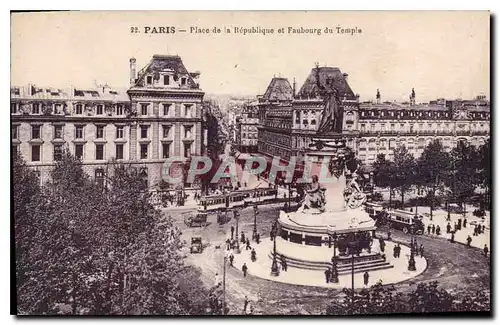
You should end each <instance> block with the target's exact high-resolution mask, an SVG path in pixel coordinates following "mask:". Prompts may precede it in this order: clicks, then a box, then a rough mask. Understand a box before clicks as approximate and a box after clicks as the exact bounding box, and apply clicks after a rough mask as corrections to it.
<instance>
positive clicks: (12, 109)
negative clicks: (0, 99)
mask: <svg viewBox="0 0 500 325" xmlns="http://www.w3.org/2000/svg"><path fill="white" fill-rule="evenodd" d="M17 106H18V105H17V103H10V112H11V113H12V114H16V113H17Z"/></svg>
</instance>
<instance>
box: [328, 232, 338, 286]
mask: <svg viewBox="0 0 500 325" xmlns="http://www.w3.org/2000/svg"><path fill="white" fill-rule="evenodd" d="M331 239H333V240H332V241H333V257H332V276H331V279H330V282H332V283H339V272H338V270H337V240H338V236H337V233H336V232H334V233H333V235H332V236H331Z"/></svg>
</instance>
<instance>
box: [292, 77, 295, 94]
mask: <svg viewBox="0 0 500 325" xmlns="http://www.w3.org/2000/svg"><path fill="white" fill-rule="evenodd" d="M292 90H293V98H295V77H293V88H292Z"/></svg>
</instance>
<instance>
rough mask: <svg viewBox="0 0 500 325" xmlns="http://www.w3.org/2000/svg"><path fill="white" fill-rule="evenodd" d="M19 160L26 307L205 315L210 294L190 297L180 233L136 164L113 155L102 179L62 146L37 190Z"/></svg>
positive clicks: (19, 261)
mask: <svg viewBox="0 0 500 325" xmlns="http://www.w3.org/2000/svg"><path fill="white" fill-rule="evenodd" d="M15 166H16V167H15V168H14V170H15V178H14V189H15V191H14V202H15V204H14V206H15V209H14V213H15V214H14V218H15V222H16V271H17V280H18V281H17V282H18V283H17V284H18V286H17V290H18V306H19V310H18V312H19V313H22V314H61V313H62V314H73V315H75V314H87V315H102V314H105V315H110V314H116V315H128V314H141V315H142V314H162V315H164V314H169V315H172V314H188V313H191V312H196V313H202V311H203V310H204V308H203V307H204V306H201V305H200V304H202V303H204V301H202V300H199V301H198V302H197V303H195V305H193V304H192V303H191V302H190V301H189V299H192V297H193V295H194V294H193V292H194V289H193V288H190V287H189V286H187V287H186V285H184V286H183V287H181V285H180V284H181V282H182V278H183V277H185V276H186V275H187V274H192V272H191V267H189V266H187V265H185V264H184V254H183V251H182V248H183V244H182V242H181V240H180V231H179V230H178V229H177V228H176V227H175V226H174V225H173V223H172V220H171V219H170V218H168V217H165V216H163V215H162V214H161V213H160V212H159V211H158V210H156V209H155V208H154V207H153V205H152V204H151V203H150V193H149V191H148V189H147V188H146V184H145V183H144V182H143V180H142V177H141V175H140V174H139V173H138V172H137V170H136V169H135V168H133V167H131V166H126V165H120V164H116V163H111V164H110V165H109V166H108V168H107V169H106V176H105V178H106V181H105V182H104V184H102V183H100V182H97V181H96V180H93V179H91V178H90V177H89V176H88V175H87V174H86V173H85V172H84V170H83V168H82V166H81V162H80V161H79V160H78V159H75V158H74V157H73V156H71V155H70V154H69V153H68V152H65V153H64V154H63V157H62V159H61V161H58V162H57V163H56V166H55V167H54V169H53V171H52V175H51V179H52V180H51V182H50V183H49V184H48V185H47V187H45V188H43V190H39V189H37V180H36V177H34V174H32V173H31V172H30V171H29V169H28V168H27V167H26V166H25V165H24V163H23V162H22V160H17V161H16V165H15ZM30 202H32V203H30ZM185 283H186V282H185V281H184V284H185ZM192 284H199V279H198V282H196V277H195V276H194V277H193V276H192V277H191V280H190V281H189V285H192ZM199 291H201V292H202V293H203V292H204V291H206V290H205V289H204V288H203V287H201V288H196V292H197V294H198V292H199ZM198 295H200V296H203V295H202V294H198Z"/></svg>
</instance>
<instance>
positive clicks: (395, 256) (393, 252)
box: [392, 245, 398, 258]
mask: <svg viewBox="0 0 500 325" xmlns="http://www.w3.org/2000/svg"><path fill="white" fill-rule="evenodd" d="M392 256H394V258H397V257H398V246H397V245H396V246H394V248H393V249H392Z"/></svg>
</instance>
